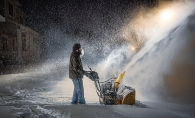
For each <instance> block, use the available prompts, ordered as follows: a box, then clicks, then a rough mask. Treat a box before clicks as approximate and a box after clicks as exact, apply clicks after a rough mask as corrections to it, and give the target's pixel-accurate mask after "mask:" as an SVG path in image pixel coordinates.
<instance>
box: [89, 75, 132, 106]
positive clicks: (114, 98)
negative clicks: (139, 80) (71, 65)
mask: <svg viewBox="0 0 195 118" xmlns="http://www.w3.org/2000/svg"><path fill="white" fill-rule="evenodd" d="M124 75H125V72H122V73H121V74H119V76H118V77H117V78H111V79H109V80H107V81H105V82H99V76H98V74H97V72H95V71H90V73H88V75H86V76H87V77H89V78H90V79H91V80H92V81H94V83H95V87H96V92H97V94H98V96H99V102H100V104H105V105H119V104H128V105H133V104H135V89H134V88H132V87H129V86H125V85H120V83H121V81H122V79H123V77H124ZM119 85H120V86H119Z"/></svg>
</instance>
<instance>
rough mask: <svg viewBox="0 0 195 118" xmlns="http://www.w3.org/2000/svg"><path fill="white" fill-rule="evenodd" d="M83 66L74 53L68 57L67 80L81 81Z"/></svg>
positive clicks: (77, 55)
mask: <svg viewBox="0 0 195 118" xmlns="http://www.w3.org/2000/svg"><path fill="white" fill-rule="evenodd" d="M83 73H84V70H83V65H82V62H81V58H80V56H79V54H78V53H77V52H76V51H73V52H72V53H71V56H70V63H69V78H70V79H81V78H83Z"/></svg>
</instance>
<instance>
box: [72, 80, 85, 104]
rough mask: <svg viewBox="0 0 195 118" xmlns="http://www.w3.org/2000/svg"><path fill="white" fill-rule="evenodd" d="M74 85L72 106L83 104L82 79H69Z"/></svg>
mask: <svg viewBox="0 0 195 118" xmlns="http://www.w3.org/2000/svg"><path fill="white" fill-rule="evenodd" d="M71 80H72V82H73V84H74V92H73V96H72V102H71V103H72V104H77V103H79V104H85V98H84V87H83V79H80V78H79V79H71Z"/></svg>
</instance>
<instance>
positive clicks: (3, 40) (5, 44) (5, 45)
mask: <svg viewBox="0 0 195 118" xmlns="http://www.w3.org/2000/svg"><path fill="white" fill-rule="evenodd" d="M1 44H2V50H3V51H6V50H7V39H6V38H5V37H2V39H1Z"/></svg>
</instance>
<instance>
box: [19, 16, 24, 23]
mask: <svg viewBox="0 0 195 118" xmlns="http://www.w3.org/2000/svg"><path fill="white" fill-rule="evenodd" d="M20 23H21V24H24V20H23V17H22V16H20Z"/></svg>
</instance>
